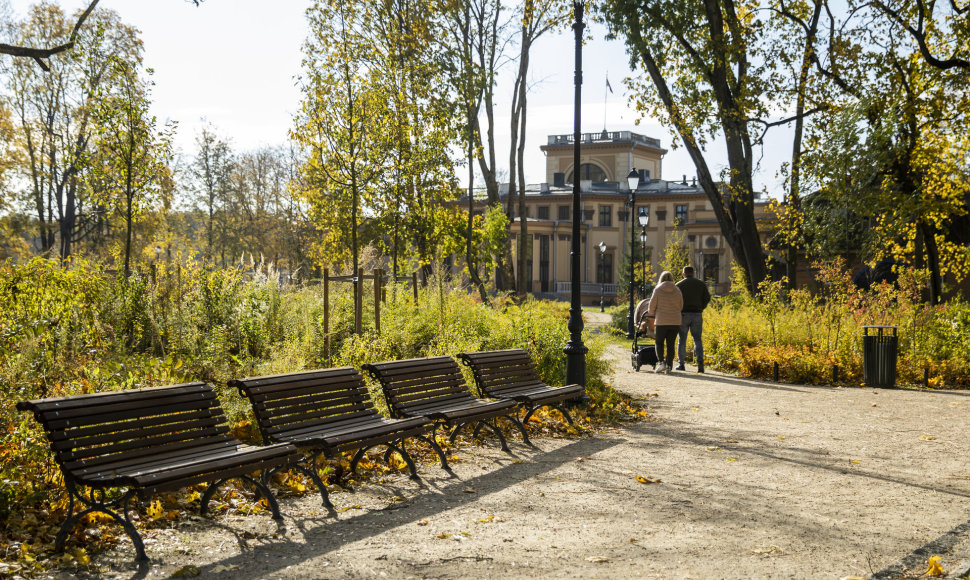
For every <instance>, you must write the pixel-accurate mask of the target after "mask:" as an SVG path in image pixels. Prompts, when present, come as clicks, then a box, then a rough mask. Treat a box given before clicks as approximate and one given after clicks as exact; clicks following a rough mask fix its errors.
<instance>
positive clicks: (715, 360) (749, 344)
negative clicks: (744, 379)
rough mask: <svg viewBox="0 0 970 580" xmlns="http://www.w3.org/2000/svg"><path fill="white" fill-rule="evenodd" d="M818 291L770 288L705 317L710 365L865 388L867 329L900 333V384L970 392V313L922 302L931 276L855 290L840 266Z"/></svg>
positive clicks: (823, 273)
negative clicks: (835, 370)
mask: <svg viewBox="0 0 970 580" xmlns="http://www.w3.org/2000/svg"><path fill="white" fill-rule="evenodd" d="M817 266H818V272H819V273H818V289H817V290H816V291H815V292H814V293H813V292H810V291H808V290H807V289H799V290H796V291H792V292H787V293H785V292H783V291H782V287H781V285H780V284H778V283H772V282H768V283H765V284H764V285H763V287H762V288H761V290H762V292H761V296H760V297H758V298H755V297H752V296H750V295H748V294H738V295H732V296H728V297H725V298H720V299H717V300H715V301H714V302H713V303H712V305H711V307H710V308H708V310H707V311H705V313H704V347H705V350H706V351H707V358H708V364H709V365H713V366H715V367H717V368H720V369H722V370H727V371H734V372H738V373H739V374H741V375H744V376H751V377H757V378H769V377H771V376H772V374H773V367H774V364H775V363H778V365H779V374H780V377H781V378H782V380H787V381H790V382H801V383H814V384H822V383H830V382H832V367H833V365H837V366H838V368H839V383H844V384H849V385H861V384H863V356H862V333H863V327H864V326H880V325H886V326H895V327H897V332H898V336H899V361H898V367H897V368H898V382H899V383H900V384H918V383H921V382H922V381H923V372H924V369H925V370H928V371H929V376H930V386H933V387H949V388H967V387H970V306H968V305H967V303H966V302H964V301H962V300H954V301H951V302H948V303H946V304H943V305H937V306H931V305H929V304H926V303H924V302H923V301H922V299H921V298H922V297H921V288H923V287H925V275H924V274H922V273H920V272H919V271H916V270H907V271H903V272H901V275H900V280H899V284H898V286H893V285H889V284H879V285H876V286H875V287H874V288H873V289H872V290H871V291H862V290H859V289H857V288H856V287H855V286H853V284H852V281H851V278H850V274H849V272H848V271H847V270H846V269H845V267H844V265H843V264H842V263H839V262H835V263H829V264H819V265H817Z"/></svg>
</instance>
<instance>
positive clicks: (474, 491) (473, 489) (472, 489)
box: [462, 487, 478, 493]
mask: <svg viewBox="0 0 970 580" xmlns="http://www.w3.org/2000/svg"><path fill="white" fill-rule="evenodd" d="M462 491H463V492H465V493H478V490H477V489H475V488H474V487H466V488H464V489H462Z"/></svg>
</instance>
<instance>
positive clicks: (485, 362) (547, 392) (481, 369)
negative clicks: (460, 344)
mask: <svg viewBox="0 0 970 580" xmlns="http://www.w3.org/2000/svg"><path fill="white" fill-rule="evenodd" d="M458 358H459V359H460V360H461V361H462V362H463V363H465V364H466V365H468V366H469V367H470V368H471V370H472V375H473V376H474V377H475V385H476V386H477V387H478V392H479V394H480V395H482V396H483V397H492V398H495V399H510V400H513V401H515V402H516V403H518V404H519V405H521V407H522V408H523V409H525V417H523V419H522V423H523V424H525V423H528V421H529V418H530V417H531V416H532V414H533V413H535V412H536V411H537V410H539V409H540V408H542V407H551V408H553V409H556V410H557V411H559V412H560V413H562V415H563V417H565V418H566V421H567V422H568V423H569V424H570V425H574V426H575V424H574V423H573V418H572V417H570V416H569V412H568V411H566V408H565V407H564V405H563V402H564V401H568V400H570V399H575V398H577V397H582V396H583V395H585V394H586V389H584V388H583V386H582V385H566V386H564V387H550V386H549V385H547V384H545V383H543V382H542V381H541V380H540V379H539V373H538V372H536V368H535V365H533V363H532V358H531V357H530V356H529V353H527V352H526V351H524V350H521V349H509V350H489V351H482V352H463V353H461V354H459V355H458Z"/></svg>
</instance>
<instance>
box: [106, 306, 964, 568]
mask: <svg viewBox="0 0 970 580" xmlns="http://www.w3.org/2000/svg"><path fill="white" fill-rule="evenodd" d="M596 314H598V313H594V314H593V316H595V315H596ZM588 315H589V313H588ZM611 356H613V357H614V358H615V361H616V374H615V376H614V381H615V386H616V388H617V389H619V390H621V391H623V392H625V393H627V394H629V395H631V396H633V397H635V398H639V399H643V400H644V404H645V405H646V406H647V408H648V409H649V411H650V413H651V415H652V416H653V417H654V418H655V420H654V421H651V422H645V423H638V424H633V425H630V426H626V427H622V428H618V429H614V430H610V431H607V432H602V433H597V434H595V435H593V436H588V437H583V438H581V439H573V440H567V439H549V438H539V439H537V440H536V443H537V445H538V448H539V449H535V450H530V449H528V448H526V447H524V446H522V445H521V444H518V445H514V446H513V448H514V450H515V453H516V456H515V457H509V456H508V455H505V454H503V453H501V452H499V451H498V450H497V449H496V448H495V447H484V448H482V447H474V448H466V449H464V450H463V451H462V452H460V453H459V455H460V456H461V457H462V458H463V461H462V462H460V463H457V464H455V466H454V467H455V472H456V474H457V478H454V479H450V478H447V477H445V474H444V473H443V472H441V471H440V470H438V469H437V468H436V467H434V466H431V465H423V466H421V473H422V475H423V476H424V477H425V480H424V483H423V484H420V485H419V484H416V483H414V482H411V481H409V480H407V479H406V478H404V477H401V476H392V477H389V478H388V479H387V481H385V482H383V483H380V484H373V485H367V486H362V487H361V488H360V489H358V490H357V491H356V492H355V493H335V494H333V500H334V502H335V503H336V504H337V507H338V509H341V510H342V511H341V512H340V513H339V515H338V517H337V518H336V519H334V518H328V517H326V514H325V512H323V510H321V509H320V506H319V498H318V497H314V496H312V495H308V496H306V497H303V498H299V499H286V500H284V502H283V509H284V511H285V512H286V513H287V515H288V518H287V525H288V530H287V532H286V533H285V535H275V534H274V533H273V532H274V530H275V527H274V526H273V525H272V523H271V521H270V520H269V519H268V518H267V517H265V516H250V517H237V516H223V517H220V518H216V519H215V520H195V521H191V522H186V523H185V524H184V525H182V526H180V527H179V528H177V529H175V530H171V531H154V532H148V533H146V536H147V537H149V540H148V542H146V544H148V545H147V548H148V552H149V556H150V557H152V558H153V560H152V565H151V567H150V569H149V570H148V571H147V572H143V574H144V575H147V576H149V577H168V576H171V575H172V574H173V573H174V572H176V571H177V570H180V569H181V570H182V571H183V572H191V573H194V572H196V571H198V572H200V577H205V578H238V577H247V578H323V577H326V578H358V577H366V578H370V577H383V576H386V577H390V578H405V577H416V578H438V577H441V578H454V577H469V578H471V577H475V578H480V577H489V578H507V577H518V578H522V577H539V578H545V577H574V578H589V577H593V578H620V577H641V578H843V577H847V576H867V575H871V574H874V573H878V574H877V577H898V576H899V575H900V574H901V573H902V569H903V568H904V567H906V566H911V567H913V569H916V568H918V571H917V574H919V573H923V572H925V571H926V561H927V557H928V556H929V555H932V554H942V555H943V556H944V557H943V565H944V568H945V569H946V570H947V572H949V573H951V574H953V573H956V572H959V571H960V570H963V573H964V574H965V573H966V568H967V567H968V565H967V563H966V562H967V560H968V558H970V554H968V552H967V549H968V546H970V542H968V540H967V535H968V533H970V522H968V519H970V465H968V458H967V430H966V419H965V417H966V413H967V411H968V410H970V393H955V392H936V393H927V392H914V391H902V390H872V389H841V388H826V387H803V386H791V385H773V384H770V383H764V382H759V381H751V380H743V379H738V378H735V377H730V376H723V375H718V374H716V373H708V374H705V375H697V374H695V373H692V372H687V373H675V374H672V375H670V376H658V375H654V374H652V373H647V372H646V371H641V372H639V373H634V372H633V370H632V369H631V368H630V366H629V362H628V356H627V354H626V352H625V351H622V350H620V349H619V348H617V349H615V351H613V352H611ZM638 477H639V478H642V480H643V481H646V482H647V483H642V482H641V481H638ZM651 482H653V483H651ZM401 500H403V501H401ZM348 508H349V509H348ZM932 542H936V543H935V544H933V543H932ZM119 548H120V549H119V550H116V551H113V552H112V553H110V554H107V555H105V556H104V557H102V558H99V560H98V562H97V565H98V567H99V574H100V575H101V576H102V577H124V578H127V577H132V576H137V575H138V574H137V573H136V571H135V568H134V567H133V566H132V565H130V564H129V560H130V558H131V554H132V553H131V549H130V545H128V544H122V545H121V546H120V547H119ZM920 549H924V550H925V552H920V551H919V550H920ZM901 561H902V563H901V564H900V562H901ZM187 565H188V566H190V567H188V568H186V566H187Z"/></svg>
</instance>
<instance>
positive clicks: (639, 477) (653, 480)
mask: <svg viewBox="0 0 970 580" xmlns="http://www.w3.org/2000/svg"><path fill="white" fill-rule="evenodd" d="M637 481H639V482H640V483H660V480H659V479H650V478H649V477H643V476H642V475H638V476H637Z"/></svg>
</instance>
